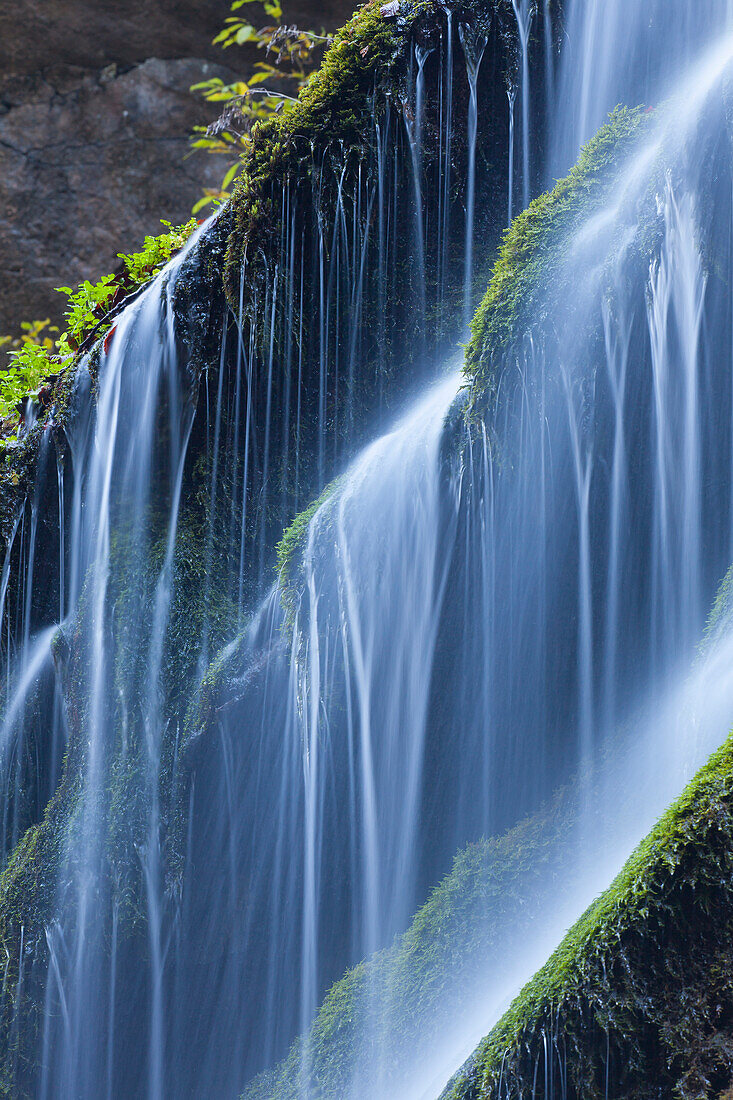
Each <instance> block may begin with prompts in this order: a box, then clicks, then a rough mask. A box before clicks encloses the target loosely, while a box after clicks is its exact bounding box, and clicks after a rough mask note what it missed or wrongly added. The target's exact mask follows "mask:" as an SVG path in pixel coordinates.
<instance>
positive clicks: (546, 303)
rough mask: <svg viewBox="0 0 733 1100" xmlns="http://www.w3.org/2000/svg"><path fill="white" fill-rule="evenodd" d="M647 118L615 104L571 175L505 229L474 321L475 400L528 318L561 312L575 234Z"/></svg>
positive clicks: (470, 370)
mask: <svg viewBox="0 0 733 1100" xmlns="http://www.w3.org/2000/svg"><path fill="white" fill-rule="evenodd" d="M647 117H648V112H645V110H644V109H643V108H642V107H637V108H634V109H630V108H628V107H619V108H616V110H615V111H614V112H613V113H612V114H611V116H610V118H609V121H608V123H607V124H606V125H605V126H604V127H602V129H601V130H599V132H598V133H597V134H596V135H595V137H593V138H591V140H590V141H589V142H588V143H587V144H586V145H585V146H584V147H583V150H582V152H581V154H580V158H579V160H578V163H577V164H576V165H575V167H574V168H573V169H572V171H571V172H570V174H569V175H568V176H566V177H565V179H562V180H559V181H558V182H557V183H556V185H555V187H554V188H553V189H552V190H551V191H548V192H546V193H545V194H543V195H540V196H539V198H536V199H535V200H534V202H532V203H531V204H530V205H529V207H528V208H527V209H526V210H525V211H524V212H523V213H522V214H520V215H519V216H518V217H517V218H515V219H514V221H513V222H512V224H511V226H510V227H509V228H508V229H507V230H506V232H505V234H504V241H503V243H502V245H501V248H500V250H499V255H498V258H497V260H496V263H495V264H494V269H493V273H492V277H491V282H490V283H489V287H488V290H487V291H486V294H485V296H484V299H483V301H482V302H481V305H480V306H479V308H478V310H477V311H476V314H475V316H474V318H473V321H472V322H471V340H470V342H469V344H468V347H467V350H466V373H467V375H468V377H469V378H470V379H471V381H472V383H473V389H474V397H475V398H481V397H485V395H486V394H487V393H488V392H489V391H490V389H491V385H492V382H493V378H494V371H495V369H496V366H497V363H499V362H500V361H501V360H502V358H503V356H504V354H505V353H506V351H507V349H508V348H509V347H510V346H511V345H513V344H514V343H516V342H517V341H518V340H520V339H521V337H522V335H523V332H524V330H525V328H526V323H527V319H528V318H529V317H530V316H531V317H532V319H533V322H534V323H537V322H538V321H539V322H540V323H541V321H542V319H543V318H544V317H547V316H550V315H551V316H556V313H557V311H556V308H555V307H556V305H557V302H558V298H559V296H560V294H562V293H564V292H565V291H567V288H568V287H567V282H568V281H567V277H565V278H563V277H562V274H561V273H562V267H563V264H564V263H565V262H566V261H567V248H568V245H569V242H570V241H571V239H572V234H573V231H576V230H578V229H579V228H580V227H581V226H582V224H583V223H584V221H585V220H586V219H587V218H588V216H589V215H590V214H591V213H593V211H594V210H598V209H600V208H601V207H602V206H603V205H604V203H605V202H606V199H607V197H608V193H609V190H610V188H611V187H612V186H613V183H614V181H615V179H616V177H617V175H618V168H619V163H620V160H621V158H623V157H624V156H625V155H626V154H627V153H628V152H629V151H630V149H631V148H632V147H633V146H634V144H635V142H636V141H637V140H638V138H639V135H640V132H641V130H642V127H643V125H644V123H645V120H646V119H647Z"/></svg>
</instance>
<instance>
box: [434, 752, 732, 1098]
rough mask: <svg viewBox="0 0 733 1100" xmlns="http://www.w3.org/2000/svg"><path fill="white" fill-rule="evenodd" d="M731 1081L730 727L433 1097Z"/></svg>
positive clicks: (640, 1092) (714, 1094)
mask: <svg viewBox="0 0 733 1100" xmlns="http://www.w3.org/2000/svg"><path fill="white" fill-rule="evenodd" d="M732 1081H733V737H732V738H729V739H728V741H727V742H726V743H725V744H724V745H723V747H722V748H721V749H719V750H718V751H717V752H716V753H715V754H714V756H713V757H712V758H711V760H710V761H709V763H708V764H707V765H706V766H705V767H704V768H703V769H702V770H701V771H700V772H699V774H698V775H697V777H696V778H695V779H694V781H693V782H692V783H691V784H690V785H689V786H688V788H687V789H686V790H685V792H684V794H683V795H682V797H681V798H680V799H679V800H678V801H677V802H676V803H675V804H674V805H673V806H672V807H671V808H670V809H669V810H668V811H667V813H666V814H665V815H664V816H663V818H662V819H661V820H660V822H659V823H658V825H657V826H656V827H655V829H654V830H653V831H652V832H651V833H650V835H649V836H648V837H647V839H646V840H644V841H643V842H642V844H640V845H639V847H638V848H637V849H636V851H635V852H634V853H633V855H632V856H631V858H630V859H629V860H628V862H627V863H626V865H625V867H624V868H623V870H622V871H621V873H620V874H619V876H618V877H617V879H616V880H615V882H614V883H613V884H612V885H611V886H610V887H609V889H608V890H607V891H606V892H605V893H604V894H602V896H601V897H599V898H598V900H597V901H596V902H595V903H594V904H593V905H592V906H591V907H590V908H589V909H588V910H587V911H586V913H585V914H584V915H583V917H581V919H580V920H579V921H578V922H577V924H576V925H575V926H574V927H573V928H572V929H571V931H570V932H569V933H568V935H567V937H566V938H565V940H564V941H563V943H562V944H561V945H560V947H559V948H558V949H557V951H556V952H555V953H554V954H553V955H552V957H551V958H550V959H549V961H548V962H547V963H546V965H545V966H544V967H543V968H542V969H541V970H540V971H539V973H538V974H537V975H536V976H535V977H534V978H533V979H532V981H531V982H530V983H529V984H528V985H527V986H526V987H525V989H524V990H523V991H522V993H521V994H520V995H519V997H518V998H517V999H516V1000H515V1002H514V1003H513V1004H512V1006H511V1008H510V1009H509V1011H508V1012H507V1013H506V1015H505V1016H504V1017H503V1018H502V1019H501V1020H500V1022H499V1023H498V1024H497V1025H496V1027H495V1028H494V1029H493V1031H492V1032H491V1033H490V1034H489V1036H488V1037H487V1038H486V1039H485V1040H484V1041H483V1042H482V1043H481V1045H480V1046H479V1047H478V1049H477V1050H476V1052H475V1054H474V1055H473V1056H472V1057H471V1058H470V1059H469V1061H468V1063H467V1064H466V1065H465V1066H464V1068H463V1069H462V1070H461V1071H460V1073H459V1074H458V1075H457V1076H456V1077H455V1079H454V1080H453V1081H452V1082H451V1083H450V1084H449V1086H448V1088H447V1089H446V1090H445V1092H444V1093H443V1096H442V1100H489V1098H494V1097H496V1098H498V1097H499V1096H501V1097H502V1098H504V1097H511V1098H515V1097H519V1096H528V1095H532V1096H535V1097H537V1098H543V1100H550V1098H553V1097H560V1096H562V1097H564V1098H566V1100H595V1098H599V1100H600V1098H603V1097H611V1096H613V1097H628V1098H631V1097H639V1098H642V1097H643V1098H647V1097H649V1098H651V1097H660V1098H661V1097H664V1098H672V1097H675V1098H678V1100H699V1098H701V1097H710V1098H715V1100H717V1098H718V1097H722V1096H723V1095H728V1094H727V1093H726V1092H725V1090H726V1089H729V1087H730V1086H731V1083H732Z"/></svg>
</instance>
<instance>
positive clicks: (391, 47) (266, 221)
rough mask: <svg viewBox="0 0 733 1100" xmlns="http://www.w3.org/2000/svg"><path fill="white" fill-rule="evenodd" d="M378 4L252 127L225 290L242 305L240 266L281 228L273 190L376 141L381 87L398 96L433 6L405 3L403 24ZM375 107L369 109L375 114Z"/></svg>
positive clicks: (423, 0) (413, 0) (422, 1)
mask: <svg viewBox="0 0 733 1100" xmlns="http://www.w3.org/2000/svg"><path fill="white" fill-rule="evenodd" d="M381 7H382V4H381V2H380V0H369V2H368V3H366V4H365V5H364V6H363V7H362V8H360V9H359V11H358V12H357V13H356V14H355V15H354V16H353V17H352V19H351V20H350V21H349V22H348V23H347V24H346V26H345V27H343V28H342V30H340V31H339V32H338V33H337V34H336V36H335V38H334V40H333V44H332V45H331V47H330V49H329V50H328V51H327V53H326V55H325V57H324V59H323V62H322V64H321V65H320V67H319V68H318V69H317V71H316V72H314V73H313V74H312V75H311V76H310V78H309V79H308V81H307V83H306V84H305V85H304V86H303V87H302V89H301V91H300V94H299V96H298V100H297V102H296V103H293V104H292V106H291V108H290V109H289V110H288V111H287V112H285V113H284V114H281V115H279V116H277V117H275V118H270V119H268V120H266V121H263V122H257V123H255V125H254V126H253V127H252V130H251V134H250V142H249V146H248V149H247V151H246V152H245V155H244V160H243V164H242V171H241V175H240V178H239V180H238V183H237V187H236V189H235V192H234V198H233V202H234V207H235V227H234V231H233V232H232V235H231V238H230V242H229V248H228V253H227V265H226V272H225V285H226V289H227V296H228V297H229V300H230V301H231V302H232V303H236V302H237V300H238V293H239V265H240V263H241V261H242V258H243V257H244V256H245V254H247V253H250V254H252V255H254V252H255V251H256V248H255V243H256V242H259V240H260V237H261V236H264V235H267V233H268V232H269V233H272V232H273V231H274V230H275V229H276V226H275V224H274V220H273V218H272V217H271V216H270V215H271V213H272V211H271V199H270V189H271V188H274V187H276V186H277V185H281V184H282V183H284V181H285V180H286V179H288V178H289V177H291V178H296V177H298V176H299V175H301V174H307V172H308V170H309V166H310V165H311V164H312V158H313V152H314V145H313V143H320V144H323V145H325V144H326V143H331V142H334V143H335V142H343V143H344V144H345V145H346V146H347V147H348V146H354V145H356V146H359V145H362V146H363V145H365V144H367V143H369V142H370V141H371V140H372V137H373V132H374V123H375V118H374V115H373V111H376V112H377V113H378V112H379V109H380V108H379V103H378V101H377V100H375V98H374V92H375V90H376V89H378V88H387V87H389V88H391V89H392V90H397V88H398V86H399V82H400V80H401V77H402V75H403V70H404V68H405V50H404V46H405V44H406V42H407V40H408V35H409V31H410V28H411V26H412V24H413V23H414V21H415V19H416V18H417V16H418V15H419V14H420V13H421V12H424V11H428V10H433V9H432V5H431V4H430V3H429V2H428V0H406V2H404V3H403V4H402V5H401V7H400V14H399V18H398V19H389V18H385V17H384V16H383V15H382V11H381ZM370 108H371V109H370Z"/></svg>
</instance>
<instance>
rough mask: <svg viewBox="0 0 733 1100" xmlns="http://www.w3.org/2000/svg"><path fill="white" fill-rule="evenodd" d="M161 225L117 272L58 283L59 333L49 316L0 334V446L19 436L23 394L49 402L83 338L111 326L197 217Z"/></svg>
mask: <svg viewBox="0 0 733 1100" xmlns="http://www.w3.org/2000/svg"><path fill="white" fill-rule="evenodd" d="M161 224H162V225H164V226H165V227H166V229H167V232H166V233H161V234H160V235H159V236H157V237H152V236H148V237H146V238H145V242H144V244H143V248H142V249H141V251H140V252H132V253H130V255H125V254H123V253H120V254H119V258H120V260H122V265H121V270H120V271H118V272H117V273H116V274H111V275H103V276H102V277H101V278H100V279H99V280H98V281H97V282H96V283H92V282H90V281H89V280H88V279H85V280H84V282H82V283H80V284H79V286H77V287H76V288H73V287H70V286H62V287H57V288H56V289H57V291H58V292H59V293H61V294H65V295H66V297H67V299H68V301H67V309H66V313H65V316H66V320H67V325H66V329H65V331H64V332H61V333H59V329H58V328H57V327H56V326H53V325H51V323H50V321H49V319H48V318H46V319H45V320H43V321H24V322H23V323H22V324H21V326H20V328H21V333H20V336H16V337H12V336H0V348H5V349H6V350H7V352H8V353H9V364H8V366H7V367H5V369H3V370H2V371H0V421H1V423H0V446H1V445H3V444H4V445H7V444H12V443H14V442H15V441H16V440H17V437H18V431H19V429H20V427H21V425H22V423H23V420H24V419H25V412H26V406H27V403H28V402H27V401H26V400H25V399H29V400H30V402H31V404H36V403H40V404H41V405H47V404H49V403H50V400H51V396H52V393H53V389H54V385H55V382H56V380H57V378H58V375H59V374H61V373H62V372H63V371H64V370H66V368H67V367H68V366H69V365H70V364H71V363H72V362H73V360H74V356H75V354H76V353H77V352H78V350H79V348H80V347H81V346H82V345H83V343H84V341H85V340H90V339H91V338H92V337H95V336H97V335H99V336H101V335H102V334H103V333H104V332H105V331H107V330H108V329H109V327H110V324H111V322H112V315H111V311H113V310H114V308H115V307H116V306H118V305H120V304H121V303H122V302H123V301H124V299H125V298H126V296H127V295H128V294H130V293H131V292H133V291H134V290H136V289H137V288H138V287H140V286H143V285H144V284H145V283H147V282H149V280H150V279H152V278H153V276H154V275H155V274H156V273H157V272H158V271H160V269H161V268H162V267H164V266H165V264H167V263H168V261H169V260H170V258H171V257H172V256H173V255H174V254H175V253H176V252H178V250H179V249H180V248H182V247H183V245H184V244H185V242H186V241H187V240H188V238H189V237H190V236H191V234H192V233H193V231H194V229H195V228H196V226H197V224H198V222H197V220H196V218H191V219H190V220H189V221H188V222H186V224H185V225H180V226H173V225H171V223H170V222H165V221H164V222H162V223H161Z"/></svg>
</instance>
